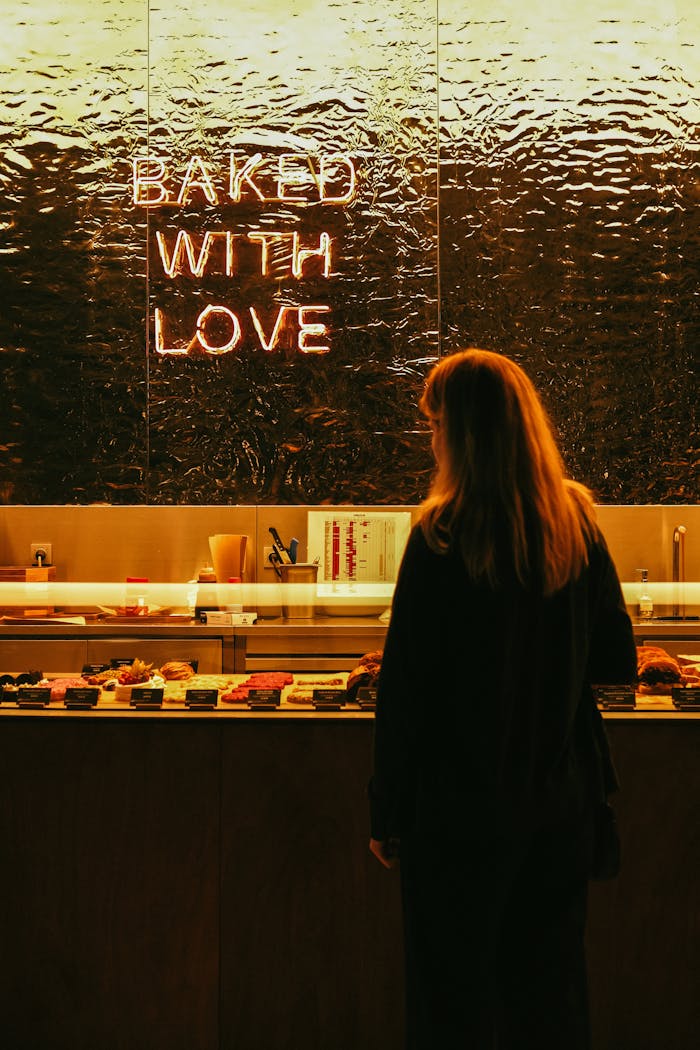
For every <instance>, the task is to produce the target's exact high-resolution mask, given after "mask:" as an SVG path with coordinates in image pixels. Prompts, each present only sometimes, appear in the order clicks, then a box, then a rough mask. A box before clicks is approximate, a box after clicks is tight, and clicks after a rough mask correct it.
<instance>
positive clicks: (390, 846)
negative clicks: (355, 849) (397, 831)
mask: <svg viewBox="0 0 700 1050" xmlns="http://www.w3.org/2000/svg"><path fill="white" fill-rule="evenodd" d="M369 848H370V852H371V853H373V854H374V855H375V857H376V858H377V860H378V861H379V863H380V864H383V865H384V867H385V868H395V867H396V865H397V864H398V863H399V840H398V839H386V840H385V841H382V840H380V839H370V840H369Z"/></svg>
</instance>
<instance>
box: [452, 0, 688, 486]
mask: <svg viewBox="0 0 700 1050" xmlns="http://www.w3.org/2000/svg"><path fill="white" fill-rule="evenodd" d="M439 62H440V80H441V88H440V183H441V188H440V209H441V225H440V271H441V292H442V298H441V309H442V349H443V352H449V351H450V350H452V349H455V348H456V347H458V346H461V345H464V344H476V345H482V346H485V347H488V348H492V349H497V350H501V351H503V352H506V353H511V354H513V355H514V356H515V357H516V358H517V359H518V360H519V361H520V362H521V363H523V364H524V365H525V366H526V367H527V368H528V370H529V371H530V372H531V374H532V375H533V377H534V378H535V379H536V380H538V381H539V385H540V387H541V388H542V389H543V391H544V393H545V395H546V397H547V400H548V403H549V406H550V409H551V412H552V414H553V416H554V418H555V420H556V422H557V424H558V427H559V431H560V434H561V436H562V441H563V445H564V451H565V455H566V459H567V463H568V466H569V468H570V470H571V471H572V473H573V474H574V475H575V476H577V477H579V478H580V479H581V480H584V481H586V482H587V483H588V484H590V485H591V486H592V487H593V488H594V490H595V492H596V494H597V495H598V497H599V498H600V499H602V500H603V501H604V502H622V503H653V502H664V501H666V502H673V501H678V502H684V501H687V502H691V501H696V500H697V499H698V498H699V495H700V492H699V489H698V458H697V457H698V441H697V425H696V415H695V411H696V410H695V405H696V402H697V372H696V361H697V354H698V334H699V323H698V288H699V287H700V281H699V277H700V237H699V231H700V227H699V224H698V219H697V214H698V204H699V203H700V166H699V164H698V153H699V149H700V147H699V145H698V126H699V124H700V88H699V85H700V7H699V6H698V5H697V4H696V3H695V2H694V0H680V2H677V3H667V2H666V0H647V2H644V3H640V2H634V3H631V2H630V3H624V4H621V3H616V4H612V5H611V4H609V3H603V2H601V0H593V2H590V3H586V4H585V5H579V4H575V3H571V2H567V0H565V2H563V3H559V4H521V3H518V2H517V0H494V2H490V3H489V4H488V5H487V4H477V5H464V4H461V3H458V2H457V0H441V3H440V43H439Z"/></svg>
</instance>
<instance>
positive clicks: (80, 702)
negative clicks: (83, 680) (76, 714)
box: [66, 685, 100, 710]
mask: <svg viewBox="0 0 700 1050" xmlns="http://www.w3.org/2000/svg"><path fill="white" fill-rule="evenodd" d="M99 696H100V690H99V689H96V688H93V686H85V687H82V686H76V685H72V686H69V687H68V689H66V707H70V708H72V709H73V710H81V709H86V708H89V707H94V706H95V704H96V703H97V701H98V699H99Z"/></svg>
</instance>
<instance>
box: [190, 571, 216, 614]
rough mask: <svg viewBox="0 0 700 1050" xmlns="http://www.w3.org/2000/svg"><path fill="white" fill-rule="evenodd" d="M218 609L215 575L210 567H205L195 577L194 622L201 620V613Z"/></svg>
mask: <svg viewBox="0 0 700 1050" xmlns="http://www.w3.org/2000/svg"><path fill="white" fill-rule="evenodd" d="M218 608H219V601H218V598H217V594H216V573H215V572H214V569H213V567H212V566H211V565H205V566H204V568H202V569H200V570H199V574H198V576H197V604H196V606H195V610H194V618H195V620H201V619H202V613H205V612H207V611H209V610H210V609H218Z"/></svg>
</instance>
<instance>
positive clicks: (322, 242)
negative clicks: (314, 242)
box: [292, 233, 331, 277]
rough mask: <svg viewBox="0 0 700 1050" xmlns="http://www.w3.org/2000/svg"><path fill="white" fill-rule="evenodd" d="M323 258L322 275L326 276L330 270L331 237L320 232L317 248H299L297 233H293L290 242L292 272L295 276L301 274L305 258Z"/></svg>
mask: <svg viewBox="0 0 700 1050" xmlns="http://www.w3.org/2000/svg"><path fill="white" fill-rule="evenodd" d="M313 258H321V259H323V276H324V277H328V274H329V273H330V272H331V238H330V235H329V234H327V233H322V234H321V236H320V238H319V242H318V248H301V247H300V246H299V234H298V233H295V234H294V239H293V242H292V273H293V274H294V276H295V277H301V276H302V270H303V268H304V263H305V262H306V261H307V259H313Z"/></svg>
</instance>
